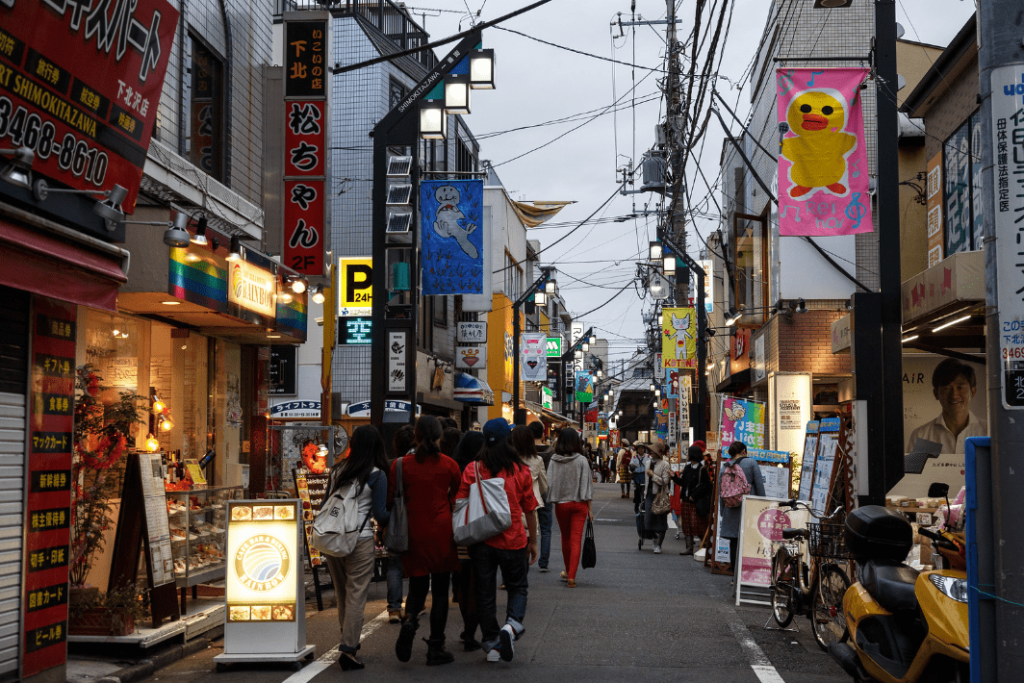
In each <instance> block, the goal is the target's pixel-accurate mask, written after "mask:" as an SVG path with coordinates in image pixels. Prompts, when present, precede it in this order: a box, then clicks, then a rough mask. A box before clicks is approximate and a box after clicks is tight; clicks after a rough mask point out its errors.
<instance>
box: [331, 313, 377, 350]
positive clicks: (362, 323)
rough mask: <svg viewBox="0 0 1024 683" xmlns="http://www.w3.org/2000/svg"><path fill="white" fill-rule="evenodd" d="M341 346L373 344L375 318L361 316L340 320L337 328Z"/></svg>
mask: <svg viewBox="0 0 1024 683" xmlns="http://www.w3.org/2000/svg"><path fill="white" fill-rule="evenodd" d="M337 335H338V343H339V344H349V345H352V344H371V343H373V317H372V316H369V315H361V316H359V317H353V318H339V319H338V327H337Z"/></svg>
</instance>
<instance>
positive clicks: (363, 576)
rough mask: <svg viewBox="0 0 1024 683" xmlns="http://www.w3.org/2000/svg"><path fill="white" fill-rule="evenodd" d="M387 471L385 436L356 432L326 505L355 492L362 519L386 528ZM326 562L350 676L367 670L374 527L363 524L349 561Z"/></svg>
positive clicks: (363, 429) (336, 470)
mask: <svg viewBox="0 0 1024 683" xmlns="http://www.w3.org/2000/svg"><path fill="white" fill-rule="evenodd" d="M387 467H388V463H387V460H386V459H385V457H384V440H383V439H381V436H380V433H379V432H378V431H377V429H376V428H375V427H371V426H370V425H363V426H361V427H357V428H356V429H355V431H354V432H352V439H351V441H349V456H348V458H347V459H346V460H344V461H343V462H342V463H341V464H340V465H339V466H337V467H335V468H334V471H333V472H331V478H330V483H329V485H328V491H327V495H326V496H325V499H326V498H329V497H330V496H331V495H332V494H333V493H335V492H336V491H337V490H338V489H339V488H340V487H346V486H353V487H354V491H353V493H352V494H351V495H354V496H355V497H356V499H357V500H358V501H359V518H360V519H363V520H365V519H367V518H368V517H369V516H370V515H371V514H372V516H373V518H374V519H375V520H377V524H379V525H381V526H386V525H387V523H388V521H389V520H390V519H391V515H390V514H389V513H388V511H387V506H386V502H387V491H388V480H387V475H385V474H384V473H385V472H386V471H387ZM346 495H348V494H346ZM324 558H325V559H326V561H327V571H329V572H330V573H331V580H332V581H333V582H334V592H335V595H336V596H337V598H338V625H339V626H340V627H341V644H340V645H339V646H338V649H339V650H340V651H341V657H339V659H338V663H339V664H340V665H341V668H342V669H343V670H345V671H348V670H352V669H362V668H364V666H365V665H364V664H363V663H362V662H361V661H359V660H358V659H357V658H356V650H357V649H358V648H359V635H360V633H361V632H362V630H363V611H364V610H365V608H366V594H367V591H368V590H369V588H370V579H371V578H372V577H373V562H374V552H373V530H372V529H371V527H370V525H369V524H364V526H363V528H362V530H361V531H360V532H359V540H358V541H357V542H356V547H355V549H354V550H353V551H352V552H351V553H349V554H348V555H346V556H345V557H331V556H330V555H324Z"/></svg>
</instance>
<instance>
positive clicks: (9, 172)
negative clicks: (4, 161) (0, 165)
mask: <svg viewBox="0 0 1024 683" xmlns="http://www.w3.org/2000/svg"><path fill="white" fill-rule="evenodd" d="M0 154H10V155H11V163H9V164H8V165H7V166H6V167H5V168H4V170H3V171H0V180H6V181H7V182H9V183H10V184H11V185H14V186H16V187H20V188H22V189H24V190H28V189H31V188H32V162H33V161H35V158H36V155H35V152H33V151H32V148H31V147H19V148H17V149H3V150H0Z"/></svg>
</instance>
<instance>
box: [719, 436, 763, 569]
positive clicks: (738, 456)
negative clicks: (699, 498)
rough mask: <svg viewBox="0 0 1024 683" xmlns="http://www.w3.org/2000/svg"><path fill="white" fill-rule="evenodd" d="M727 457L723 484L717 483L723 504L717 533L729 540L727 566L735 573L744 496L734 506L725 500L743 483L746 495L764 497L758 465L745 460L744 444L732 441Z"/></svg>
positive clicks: (745, 450)
mask: <svg viewBox="0 0 1024 683" xmlns="http://www.w3.org/2000/svg"><path fill="white" fill-rule="evenodd" d="M728 455H729V462H728V463H727V464H726V466H725V470H723V472H722V481H721V482H720V483H719V493H720V494H721V496H722V498H723V501H722V520H721V526H722V530H721V531H719V532H718V533H719V535H720V536H721V537H722V538H725V539H728V540H729V563H730V565H731V566H732V570H733V571H734V572H735V571H736V553H737V551H738V550H739V535H740V524H741V523H742V521H743V520H742V516H743V505H742V498H743V497H744V496H740V497H739V501H740V502H739V503H738V504H736V505H732V504H730V501H729V500H727V497H728V496H729V495H730V493H732V492H734V491H736V490H737V488H738V487H741V486H742V485H743V480H746V485H747V487H749V488H748V489H747V494H746V495H751V496H763V495H764V479H763V478H762V476H761V466H760V465H758V464H757V461H756V460H752V459H751V458H748V457H747V445H746V444H745V443H743V442H742V441H733V442H732V444H731V445H730V446H729V451H728ZM741 477H742V479H741Z"/></svg>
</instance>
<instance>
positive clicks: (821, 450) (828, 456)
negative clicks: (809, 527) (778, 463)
mask: <svg viewBox="0 0 1024 683" xmlns="http://www.w3.org/2000/svg"><path fill="white" fill-rule="evenodd" d="M838 452H839V418H837V417H836V418H831V417H830V418H827V419H824V420H822V421H821V428H820V433H819V435H818V452H817V457H816V458H815V463H814V481H813V484H812V486H811V508H812V509H813V510H814V512H815V513H816V514H819V515H821V514H827V513H828V512H830V511H829V510H826V509H825V506H827V505H828V494H829V491H830V489H831V487H832V468H833V467H834V465H835V462H836V455H837V454H838ZM801 488H802V487H801Z"/></svg>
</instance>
